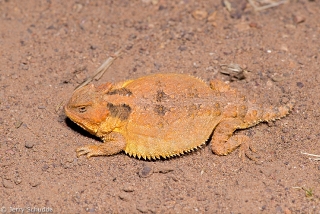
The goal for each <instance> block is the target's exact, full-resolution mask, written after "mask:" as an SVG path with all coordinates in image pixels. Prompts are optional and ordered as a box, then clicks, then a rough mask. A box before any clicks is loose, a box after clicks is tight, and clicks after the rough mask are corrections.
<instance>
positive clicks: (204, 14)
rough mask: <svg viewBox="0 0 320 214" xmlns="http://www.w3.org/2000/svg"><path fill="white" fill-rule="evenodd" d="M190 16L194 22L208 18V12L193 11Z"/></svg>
mask: <svg viewBox="0 0 320 214" xmlns="http://www.w3.org/2000/svg"><path fill="white" fill-rule="evenodd" d="M192 16H193V18H195V19H196V20H204V19H206V18H207V17H208V12H207V11H204V10H195V11H193V12H192Z"/></svg>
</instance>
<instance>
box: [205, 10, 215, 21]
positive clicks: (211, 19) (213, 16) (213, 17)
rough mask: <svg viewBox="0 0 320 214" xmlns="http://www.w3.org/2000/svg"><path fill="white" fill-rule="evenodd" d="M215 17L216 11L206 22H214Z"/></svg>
mask: <svg viewBox="0 0 320 214" xmlns="http://www.w3.org/2000/svg"><path fill="white" fill-rule="evenodd" d="M216 16H217V11H214V12H213V13H211V14H210V15H209V16H208V19H207V20H208V22H214V21H215V20H216Z"/></svg>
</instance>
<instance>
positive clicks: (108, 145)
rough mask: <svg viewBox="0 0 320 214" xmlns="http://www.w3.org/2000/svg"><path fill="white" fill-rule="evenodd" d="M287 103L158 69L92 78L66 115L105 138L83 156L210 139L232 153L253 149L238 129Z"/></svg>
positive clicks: (140, 152) (172, 152)
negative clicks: (270, 102) (111, 79)
mask: <svg viewBox="0 0 320 214" xmlns="http://www.w3.org/2000/svg"><path fill="white" fill-rule="evenodd" d="M292 106H293V104H292V102H289V103H288V104H287V105H285V106H281V107H278V108H276V107H270V108H262V107H261V106H260V105H258V104H255V103H253V102H250V101H248V100H247V99H246V97H245V96H243V95H241V94H240V93H239V92H238V91H236V90H235V89H231V88H230V87H229V85H228V84H226V83H224V82H221V81H218V80H212V81H211V82H210V86H208V85H207V84H206V83H205V82H203V81H201V80H200V79H198V78H196V77H192V76H189V75H184V74H155V75H150V76H145V77H141V78H138V79H135V80H128V81H124V82H120V83H117V84H111V83H105V84H102V85H99V86H97V87H95V86H94V85H93V84H91V85H87V86H85V87H82V88H80V89H78V90H76V91H74V93H73V95H72V97H71V99H70V100H69V102H68V103H67V104H66V106H65V113H66V115H67V116H68V117H69V118H70V119H71V120H72V121H74V122H75V123H76V124H78V125H79V126H81V127H82V128H83V129H85V130H86V131H88V132H90V133H91V134H93V135H96V136H98V137H100V138H101V139H102V140H103V142H104V143H102V144H98V145H87V146H83V147H80V148H78V149H77V150H76V152H77V155H78V157H79V156H81V155H86V156H87V157H91V156H99V155H113V154H117V153H119V152H121V151H124V152H125V153H127V154H129V155H130V156H134V157H138V158H144V159H159V158H161V157H163V158H168V157H172V156H179V155H181V154H183V153H185V152H189V151H191V150H193V149H196V148H198V147H201V146H202V145H203V144H205V143H206V142H207V140H208V139H210V141H211V147H212V151H213V153H215V154H217V155H227V154H228V153H230V152H232V151H233V150H235V149H236V148H237V147H239V146H240V151H241V152H240V154H241V155H243V156H244V155H245V154H246V152H247V151H248V150H249V149H250V146H249V139H248V137H247V136H245V135H241V134H237V135H233V133H234V131H235V130H237V129H246V128H249V127H252V126H254V125H256V124H258V123H260V122H263V121H273V120H276V119H280V118H282V117H284V116H286V115H287V114H289V112H290V110H291V109H292Z"/></svg>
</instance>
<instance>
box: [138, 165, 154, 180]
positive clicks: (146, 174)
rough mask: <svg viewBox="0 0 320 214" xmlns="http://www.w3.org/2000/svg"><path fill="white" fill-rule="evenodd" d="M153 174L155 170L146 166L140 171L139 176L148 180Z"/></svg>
mask: <svg viewBox="0 0 320 214" xmlns="http://www.w3.org/2000/svg"><path fill="white" fill-rule="evenodd" d="M152 173H153V169H152V168H151V167H150V166H144V167H143V168H142V169H141V170H140V171H139V176H140V177H141V178H147V177H149V176H151V175H152Z"/></svg>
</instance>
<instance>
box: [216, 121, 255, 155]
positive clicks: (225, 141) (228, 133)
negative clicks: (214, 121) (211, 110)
mask: <svg viewBox="0 0 320 214" xmlns="http://www.w3.org/2000/svg"><path fill="white" fill-rule="evenodd" d="M242 123H243V122H242V121H241V120H240V119H237V118H228V119H226V120H223V121H222V122H220V123H219V124H218V126H217V127H216V129H215V130H214V133H213V136H212V140H211V148H212V152H213V153H215V154H217V155H227V154H229V153H230V152H232V151H234V150H235V149H236V148H238V147H239V146H240V153H239V156H240V157H241V158H242V159H244V157H245V156H247V157H248V158H249V159H254V158H252V157H251V156H250V155H249V154H248V151H249V150H252V151H253V152H255V150H254V149H253V148H252V147H251V146H250V139H249V137H248V136H246V135H234V136H233V135H232V134H233V132H234V131H235V130H236V129H238V128H241V127H242Z"/></svg>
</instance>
